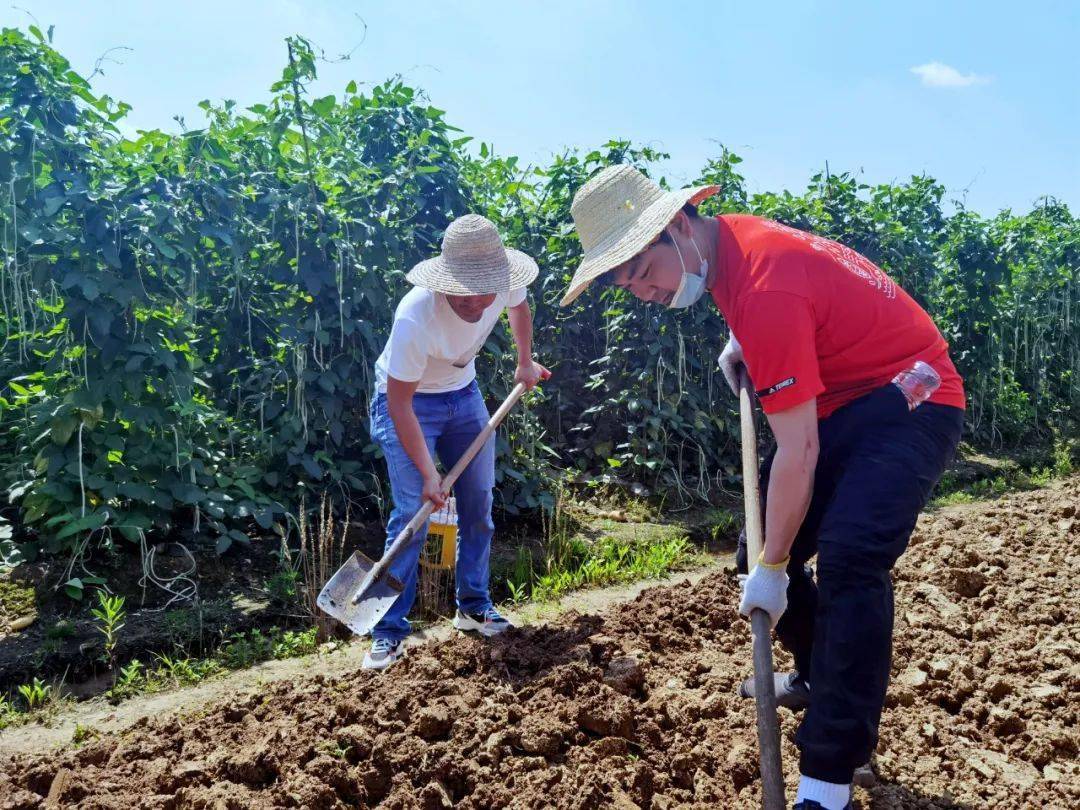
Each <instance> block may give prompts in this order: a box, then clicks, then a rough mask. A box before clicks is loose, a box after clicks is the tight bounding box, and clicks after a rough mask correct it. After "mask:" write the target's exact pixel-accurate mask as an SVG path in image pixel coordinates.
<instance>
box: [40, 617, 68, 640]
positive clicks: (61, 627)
mask: <svg viewBox="0 0 1080 810" xmlns="http://www.w3.org/2000/svg"><path fill="white" fill-rule="evenodd" d="M73 635H75V625H74V624H73V623H72V622H71V621H69V620H68V619H61V620H60V621H58V622H57V623H56V624H54V625H53V626H52V627H50V628H49V629H48V630H46V631H45V638H47V639H49V640H50V641H60V640H61V639H65V638H71V637H72V636H73Z"/></svg>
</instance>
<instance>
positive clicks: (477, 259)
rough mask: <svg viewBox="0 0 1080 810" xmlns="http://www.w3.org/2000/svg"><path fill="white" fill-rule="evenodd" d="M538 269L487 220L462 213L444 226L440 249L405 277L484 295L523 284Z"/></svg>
mask: <svg viewBox="0 0 1080 810" xmlns="http://www.w3.org/2000/svg"><path fill="white" fill-rule="evenodd" d="M538 272H539V269H538V268H537V266H536V262H534V261H533V260H532V259H530V258H529V257H528V256H526V255H525V254H524V253H522V252H521V251H520V250H513V249H512V248H505V247H503V243H502V239H501V238H499V232H498V230H496V228H495V226H494V225H493V224H492V223H491V221H490V220H488V219H485V218H484V217H482V216H480V215H479V214H466V215H465V216H463V217H458V218H457V219H455V220H454V221H453V222H451V223H450V225H449V227H447V229H446V233H445V234H443V240H442V253H440V254H439V255H438V256H436V257H435V258H434V259H428V260H427V261H423V262H420V263H419V264H418V265H416V267H414V268H413V269H412V270H410V271H409V274H408V275H407V276H406V277H405V278H406V279H408V281H409V282H410V283H412V284H415V285H416V286H417V287H426V288H427V289H429V290H434V291H435V292H441V293H446V294H447V295H487V294H488V293H501V292H509V291H511V290H519V289H521V288H522V287H527V286H528V285H529V283H530V282H531V281H532V280H533V279H534V278H536V274H537V273H538Z"/></svg>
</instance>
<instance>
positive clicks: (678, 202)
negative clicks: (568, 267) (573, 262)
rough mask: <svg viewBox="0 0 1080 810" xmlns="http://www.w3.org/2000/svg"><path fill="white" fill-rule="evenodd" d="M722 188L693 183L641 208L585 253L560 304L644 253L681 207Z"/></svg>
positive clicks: (573, 297) (575, 296)
mask: <svg viewBox="0 0 1080 810" xmlns="http://www.w3.org/2000/svg"><path fill="white" fill-rule="evenodd" d="M719 190H720V186H692V187H690V188H681V189H679V190H678V191H669V192H666V193H665V194H664V196H663V197H660V198H659V199H658V200H656V201H655V202H654V203H653V204H652V205H650V206H649V207H648V208H646V209H645V210H644V211H642V212H641V216H639V217H638V218H637V219H635V220H634V222H633V224H632V225H631V226H630V227H629V228H627V229H625V230H624V231H622V232H621V233H619V234H616V236H615V238H614V239H611V240H609V241H608V243H606V244H602V245H598V246H597V247H596V248H595V249H593V250H592V251H590V252H589V253H586V254H585V257H584V260H583V261H582V262H581V264H580V265H579V266H578V269H577V270H576V271H575V272H574V277H573V278H572V279H571V280H570V287H569V289H567V291H566V295H564V296H563V298H562V301H560V302H559V306H563V307H565V306H567V305H568V304H571V303H573V301H574V299H576V298H577V297H578V296H579V295H581V294H582V293H583V292H585V290H586V289H587V288H588V286H589V285H590V284H592V283H593V282H594V281H596V279H598V278H600V276H602V275H604V273H606V272H608V271H609V270H613V269H614V268H616V267H618V266H619V265H620V264H622V263H623V262H627V261H629V260H630V259H632V258H634V257H635V256H636V255H637V254H639V253H641V251H643V250H644V249H645V248H646V247H647V246H648V244H649V243H650V242H652V240H653V239H655V238H656V237H657V236H658V235H659V234H660V232H661V231H662V230H664V228H666V227H667V226H668V223H670V222H671V220H673V219H674V218H675V215H676V214H677V213H678V212H679V210H680V209H681V208H682V207H683V206H684V205H686V204H687V203H693V204H694V205H697V204H698V203H699V202H701V201H702V200H704V199H706V198H707V197H711V196H712V195H713V194H716V193H717V192H718V191H719Z"/></svg>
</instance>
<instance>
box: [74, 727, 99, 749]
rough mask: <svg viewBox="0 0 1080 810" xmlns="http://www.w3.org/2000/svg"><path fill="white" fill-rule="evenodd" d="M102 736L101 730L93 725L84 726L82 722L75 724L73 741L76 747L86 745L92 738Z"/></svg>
mask: <svg viewBox="0 0 1080 810" xmlns="http://www.w3.org/2000/svg"><path fill="white" fill-rule="evenodd" d="M100 736H101V732H100V731H98V730H97V729H96V728H94V727H93V726H84V725H83V724H82V723H76V724H75V731H73V732H72V734H71V742H72V744H73V745H75V746H76V747H78V746H80V745H85V744H86V743H88V742H90V740H94V739H97V738H98V737H100Z"/></svg>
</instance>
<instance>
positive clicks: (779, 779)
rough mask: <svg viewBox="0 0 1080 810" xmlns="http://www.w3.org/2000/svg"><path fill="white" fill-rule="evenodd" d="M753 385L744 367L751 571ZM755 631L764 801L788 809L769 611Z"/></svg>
mask: <svg viewBox="0 0 1080 810" xmlns="http://www.w3.org/2000/svg"><path fill="white" fill-rule="evenodd" d="M753 392H754V389H753V386H752V385H751V383H750V375H749V374H748V373H747V371H746V366H740V367H739V423H740V426H741V435H742V463H743V507H744V510H745V512H746V566H747V572H749V571H750V570H752V569H753V567H754V566H755V565H757V561H758V558H759V557H760V556H761V551H762V549H763V548H764V547H765V532H764V526H763V524H762V517H761V492H760V490H759V488H758V453H757V428H756V427H755V425H754V399H753ZM750 629H751V632H752V633H753V636H754V700H755V703H756V704H757V730H758V755H759V762H760V767H761V806H762V807H764V808H765V810H785V809H786V808H787V800H786V799H785V798H784V769H783V766H782V765H781V763H780V722H779V719H778V718H777V716H776V688H775V684H774V682H773V657H772V622H771V621H770V620H769V614H767V613H766V612H765V611H763V610H755V611H753V612H752V613H751V615H750Z"/></svg>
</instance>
